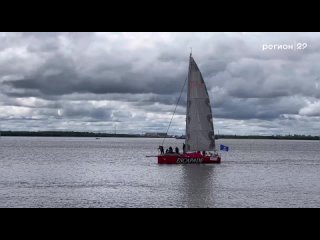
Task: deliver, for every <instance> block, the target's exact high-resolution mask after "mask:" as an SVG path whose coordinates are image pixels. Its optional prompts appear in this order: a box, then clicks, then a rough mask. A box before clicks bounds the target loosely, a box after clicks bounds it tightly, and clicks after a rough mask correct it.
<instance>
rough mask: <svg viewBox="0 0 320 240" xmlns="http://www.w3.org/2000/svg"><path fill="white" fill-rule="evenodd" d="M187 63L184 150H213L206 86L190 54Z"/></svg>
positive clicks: (210, 112)
mask: <svg viewBox="0 0 320 240" xmlns="http://www.w3.org/2000/svg"><path fill="white" fill-rule="evenodd" d="M189 64H190V65H189V75H188V99H187V127H186V151H213V150H215V136H214V128H213V120H212V111H211V104H210V98H209V95H208V91H207V87H206V84H205V82H204V80H203V77H202V74H201V72H200V70H199V68H198V66H197V64H196V62H195V61H194V59H193V57H192V56H191V55H190V63H189Z"/></svg>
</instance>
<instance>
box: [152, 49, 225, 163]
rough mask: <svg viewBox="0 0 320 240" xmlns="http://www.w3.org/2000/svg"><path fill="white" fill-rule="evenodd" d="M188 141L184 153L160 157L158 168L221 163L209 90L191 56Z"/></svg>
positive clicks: (187, 119)
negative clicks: (161, 166)
mask: <svg viewBox="0 0 320 240" xmlns="http://www.w3.org/2000/svg"><path fill="white" fill-rule="evenodd" d="M187 86H188V96H187V114H186V135H185V136H186V138H185V144H184V149H183V153H181V154H180V153H172V152H171V153H162V154H159V155H158V156H157V157H158V163H159V164H201V163H205V164H210V163H211V164H213V163H221V156H220V155H219V153H218V151H217V149H216V143H215V134H214V127H213V116H212V110H211V104H210V98H209V94H208V90H207V87H206V84H205V82H204V79H203V77H202V74H201V72H200V70H199V67H198V65H197V63H196V62H195V60H194V59H193V57H192V53H191V54H190V59H189V72H188V78H187Z"/></svg>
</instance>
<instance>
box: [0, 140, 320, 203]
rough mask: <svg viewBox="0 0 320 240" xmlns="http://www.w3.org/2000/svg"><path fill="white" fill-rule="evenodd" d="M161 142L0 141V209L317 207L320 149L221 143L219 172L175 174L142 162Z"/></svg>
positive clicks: (182, 169) (317, 145)
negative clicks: (223, 147) (226, 149)
mask: <svg viewBox="0 0 320 240" xmlns="http://www.w3.org/2000/svg"><path fill="white" fill-rule="evenodd" d="M160 142H161V140H160V139H127V138H125V139H124V138H102V139H100V140H96V139H95V138H11V137H10V138H9V137H8V138H6V137H2V138H1V139H0V166H1V168H0V207H179V208H180V207H182V208H184V207H203V208H206V207H241V208H242V207H243V208H246V207H320V157H319V156H320V142H319V141H274V140H223V139H221V140H219V141H218V144H220V143H221V144H225V145H228V146H229V147H230V148H231V151H230V152H229V153H223V163H222V164H221V165H175V166H168V165H163V166H160V165H157V164H156V159H152V158H146V157H145V156H146V155H154V154H155V153H156V151H155V149H156V148H157V147H158V145H159V143H160ZM182 142H183V140H175V139H169V140H167V143H168V144H170V145H172V146H176V145H177V146H180V147H181V146H182Z"/></svg>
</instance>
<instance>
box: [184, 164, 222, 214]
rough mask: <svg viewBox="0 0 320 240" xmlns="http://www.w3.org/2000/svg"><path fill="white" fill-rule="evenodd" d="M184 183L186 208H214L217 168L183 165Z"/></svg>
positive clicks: (212, 166)
mask: <svg viewBox="0 0 320 240" xmlns="http://www.w3.org/2000/svg"><path fill="white" fill-rule="evenodd" d="M182 168H183V170H182V178H183V182H184V194H183V202H184V204H185V205H186V206H185V207H189V208H190V207H191V208H197V207H202V208H206V207H214V205H215V201H214V197H215V191H214V190H215V183H216V181H215V180H216V177H215V166H214V165H182Z"/></svg>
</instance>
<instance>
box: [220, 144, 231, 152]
mask: <svg viewBox="0 0 320 240" xmlns="http://www.w3.org/2000/svg"><path fill="white" fill-rule="evenodd" d="M220 151H226V152H229V147H228V146H224V145H220Z"/></svg>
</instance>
